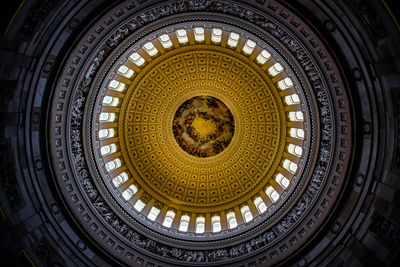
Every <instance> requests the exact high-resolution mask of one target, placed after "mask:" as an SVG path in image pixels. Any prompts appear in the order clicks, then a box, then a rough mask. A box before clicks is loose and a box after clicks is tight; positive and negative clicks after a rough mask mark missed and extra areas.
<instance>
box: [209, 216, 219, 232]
mask: <svg viewBox="0 0 400 267" xmlns="http://www.w3.org/2000/svg"><path fill="white" fill-rule="evenodd" d="M211 225H212V231H213V232H214V233H216V232H219V231H221V217H219V216H218V215H215V216H213V217H212V218H211Z"/></svg>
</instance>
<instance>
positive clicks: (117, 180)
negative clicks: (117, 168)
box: [113, 172, 137, 193]
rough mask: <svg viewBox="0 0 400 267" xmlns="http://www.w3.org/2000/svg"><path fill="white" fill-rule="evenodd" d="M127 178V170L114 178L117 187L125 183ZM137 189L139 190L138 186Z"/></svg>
mask: <svg viewBox="0 0 400 267" xmlns="http://www.w3.org/2000/svg"><path fill="white" fill-rule="evenodd" d="M127 180H128V174H127V173H126V172H123V173H121V174H120V175H118V176H116V177H115V178H114V179H113V183H114V185H115V187H118V186H120V185H121V184H123V183H125V182H126V181H127ZM131 186H134V185H131ZM134 187H135V188H136V186H134ZM136 191H137V188H136ZM136 191H135V193H136Z"/></svg>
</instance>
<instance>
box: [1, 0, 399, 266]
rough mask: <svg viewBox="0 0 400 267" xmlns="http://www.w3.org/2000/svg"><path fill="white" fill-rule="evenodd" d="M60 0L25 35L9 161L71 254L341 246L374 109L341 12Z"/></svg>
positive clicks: (166, 258) (244, 257) (355, 207)
mask: <svg viewBox="0 0 400 267" xmlns="http://www.w3.org/2000/svg"><path fill="white" fill-rule="evenodd" d="M56 2H57V1H56ZM61 2H62V1H61ZM61 2H59V3H58V2H57V4H54V5H52V4H50V6H51V8H50V7H49V9H51V10H53V11H54V12H56V11H57V12H58V13H57V14H58V15H54V17H53V19H54V21H55V22H57V23H55V22H54V23H55V24H54V25H58V26H57V27H56V26H54V27H55V28H54V29H53V31H49V33H48V34H47V33H46V30H45V29H44V28H45V27H44V26H43V25H42V24H41V25H42V27H44V28H43V29H41V31H40V32H41V33H42V34H43V36H41V37H40V38H39V37H37V38H38V40H39V43H40V44H41V45H42V46H34V45H33V44H34V43H35V42H34V40H35V38H32V40H31V41H32V43H29V44H30V45H32V46H29V47H30V49H33V47H36V48H34V49H38V51H39V50H40V51H41V56H40V58H39V59H38V60H37V61H38V63H37V66H35V68H32V69H34V70H35V73H34V74H32V75H30V76H32V77H31V78H29V77H30V76H29V77H28V76H27V75H28V74H24V73H23V72H21V73H19V74H18V75H21V77H22V78H21V81H25V80H26V84H29V83H32V84H35V86H33V87H32V88H33V89H31V90H28V91H29V92H28V93H26V95H28V99H29V101H31V102H30V104H29V105H27V107H26V114H25V115H24V116H25V117H24V120H25V121H26V124H27V125H26V128H24V131H26V133H27V134H26V136H25V139H26V142H27V143H26V144H24V146H23V147H25V145H26V154H29V153H30V154H32V155H33V156H32V157H29V158H28V162H27V165H29V166H30V165H32V166H31V167H32V168H31V169H30V171H29V172H28V171H21V173H26V174H27V175H28V173H31V174H29V175H32V177H31V176H29V175H28V176H29V177H31V178H29V179H28V178H27V179H26V180H25V179H24V181H27V183H26V185H27V187H26V190H27V192H28V191H29V192H30V189H29V185H28V184H30V183H31V182H29V181H33V182H32V184H33V185H34V186H33V187H32V190H33V191H34V192H35V194H37V198H38V199H40V201H39V202H40V204H37V205H39V206H40V207H42V209H43V210H44V213H45V214H46V216H48V218H49V219H48V220H49V222H48V226H46V227H49V228H45V229H50V230H48V232H46V233H45V234H43V235H42V236H45V237H46V238H47V237H48V236H50V235H53V236H54V238H55V239H54V240H57V242H60V244H59V245H58V246H60V247H61V246H63V245H61V244H64V247H65V251H66V250H70V251H71V253H67V252H65V251H64V249H60V250H59V251H61V250H62V251H64V252H63V253H64V254H62V255H63V256H60V257H59V258H63V259H64V261H65V262H64V263H65V264H66V265H71V266H73V265H97V266H99V265H105V264H112V265H114V264H120V265H131V266H136V265H145V266H192V265H195V264H196V265H197V264H198V265H202V266H231V265H232V266H266V265H297V266H304V265H306V264H308V263H309V264H311V265H327V264H332V263H333V262H334V260H335V257H336V256H337V255H341V257H344V254H343V253H344V252H343V253H342V252H341V251H342V249H343V248H340V249H339V248H337V246H339V245H338V244H339V243H341V242H348V241H345V240H347V239H346V238H347V237H345V236H346V235H347V234H348V233H349V231H350V232H352V231H354V233H353V232H352V233H353V234H352V235H356V233H355V231H356V229H359V228H358V227H359V225H361V221H362V220H364V219H363V218H364V217H363V216H364V215H363V209H362V206H363V205H364V207H366V206H365V205H367V204H366V203H367V202H368V201H367V198H366V193H365V192H367V191H366V190H369V189H368V188H371V187H372V185H373V184H374V182H373V178H372V176H373V173H375V172H377V168H378V167H376V166H375V165H374V164H378V163H381V164H383V160H382V158H381V157H382V156H381V154H379V153H382V152H379V151H378V149H377V147H375V146H374V145H373V144H372V143H373V140H372V136H371V132H373V131H376V130H375V128H374V127H375V126H376V127H378V126H377V125H382V123H381V122H380V121H379V119H376V118H375V117H374V116H373V114H374V112H377V114H378V113H379V114H386V113H385V112H384V110H379V111H375V110H376V101H378V100H377V99H375V98H374V97H371V96H372V95H375V93H373V92H372V91H373V89H370V86H371V84H373V83H375V81H376V80H375V78H376V77H372V76H371V75H372V74H371V73H370V71H369V70H367V69H365V64H366V63H365V64H364V61H363V60H365V61H368V59H366V58H367V55H365V54H363V57H360V56H359V55H360V54H362V53H364V51H363V49H361V48H360V47H358V46H356V45H354V42H356V40H355V39H356V37H354V36H352V30H351V29H352V28H347V26H345V25H344V24H345V22H346V21H347V20H346V19H349V20H351V21H352V19H354V16H351V15H349V14H350V13H349V14H344V13H340V12H342V8H343V7H339V5H338V4H337V3H319V2H318V3H314V2H313V3H302V2H301V1H298V2H297V1H294V2H293V3H286V2H285V1H259V0H257V1H220V0H207V1H197V0H188V1H175V0H171V1H156V0H154V1H117V2H115V1H103V0H98V1H80V2H78V3H75V2H73V1H71V3H72V4H71V7H67V6H63V5H64V3H61ZM38 5H39V4H38ZM39 6H40V5H39ZM381 10H384V9H383V8H382V9H381ZM345 11H346V12H350V11H351V12H356V11H355V9H354V7H353V6H352V4H349V5H348V6H347V5H345V9H344V11H343V12H345ZM382 12H383V11H382ZM339 13H340V14H339ZM54 14H56V13H54ZM52 16H53V15H52ZM354 20H355V21H352V23H353V24H351V25H352V27H354V29H356V26H357V25H358V26H359V27H360V29H361V30H360V31H362V32H363V33H364V34H366V32H368V31H369V30H368V29H367V28H363V27H361V26H360V25H359V24H357V23H358V22H359V21H358V20H356V19H354ZM389 21H390V20H389ZM46 22H47V23H48V24H47V26H48V27H49V28H52V24H51V22H50V21H46ZM376 23H377V22H376ZM381 23H383V22H381ZM385 23H388V22H385ZM372 29H374V30H377V28H372ZM50 32H53V33H54V35H52V36H50ZM379 34H383V33H381V32H379V31H377V32H376V36H378V37H379ZM395 36H398V32H397V31H396V35H395ZM382 38H383V37H382ZM387 38H389V37H387ZM393 38H394V37H393ZM396 40H398V39H396ZM382 42H383V41H382ZM20 49H23V48H20ZM374 49H375V47H374ZM374 49H372V50H373V52H376V51H375V50H374ZM376 50H378V49H376ZM379 51H383V50H379ZM382 53H383V52H382ZM387 53H389V52H387ZM367 54H368V53H367ZM371 54H373V53H372V52H371ZM376 54H379V53H376ZM368 56H369V55H368ZM360 58H361V59H360ZM361 61H363V62H361ZM397 74H398V73H397ZM383 76H384V75H383V74H382V77H383ZM396 77H397V76H396ZM397 78H398V77H397ZM29 79H32V80H29ZM389 80H390V81H392V82H393V84H397V85H398V83H399V80H398V79H397V80H396V79H389ZM387 82H389V81H387ZM24 84H25V82H24ZM374 86H377V85H376V84H375V85H374ZM379 92H380V91H379ZM21 99H24V98H22V97H21ZM21 101H22V100H21ZM21 106H22V105H21ZM388 109H390V110H394V108H393V107H392V104H390V105H389V106H388ZM360 110H362V111H361V112H360ZM382 116H383V115H382ZM380 120H382V117H380ZM28 124H29V125H28ZM7 129H8V128H7ZM9 131H10V132H11V130H9ZM388 140H389V141H393V140H394V138H391V139H390V138H389V139H388ZM375 141H376V140H375ZM393 142H394V141H393ZM15 144H17V143H15ZM21 147H22V146H21ZM385 149H386V150H390V149H389V148H387V147H385ZM391 149H392V150H393V151H394V148H391ZM392 150H390V151H389V152H390V153H392V154H390V155H392V157H393V158H394V152H393V151H392ZM378 152H379V153H378ZM389 152H388V153H389ZM374 166H375V167H374ZM18 168H19V167H18ZM17 170H19V169H17ZM28 176H27V177H28ZM374 186H376V185H374ZM24 188H25V187H24ZM28 189H29V190H28ZM24 190H25V189H24ZM374 190H375V189H374ZM382 190H383V189H382ZM35 196H36V195H35ZM393 199H394V197H393ZM378 202H379V201H378ZM35 203H36V202H35ZM379 203H380V202H379ZM35 205H36V204H35ZM353 213H354V214H356V215H357V216H358V217H357V218H358V219H356V218H353V217H354V216H355V215H354V216H353ZM381 213H382V212H381ZM381 213H379V212H378V213H377V212H376V211H375V210H373V212H372V211H371V213H370V214H369V217H368V218H369V219H365V220H367V221H368V223H371V221H372V220H374V222H376V221H378V222H379V220H381V219H380V218H381V217H379V216H383V217H384V215H381ZM43 216H44V215H43ZM385 216H386V215H385ZM393 216H394V215H393ZM371 225H375V224H373V223H371ZM393 225H394V226H392V228H391V229H394V230H393V231H395V230H396V229H397V230H398V228H396V227H397V226H396V223H393ZM351 227H353V228H351ZM354 227H355V228H354ZM373 227H376V226H368V227H366V228H365V229H364V228H363V230H357V231H358V232H357V233H358V234H357V238H360V240H361V236H362V237H363V238H364V236H367V235H368V233H370V232H374V231H375V232H379V229H380V228H379V227H378V230H374V229H375V228H373ZM361 228H362V227H361ZM350 229H354V230H350ZM399 229H400V228H399ZM46 231H47V230H46ZM375 232H374V233H375ZM50 233H52V234H50ZM38 236H41V235H40V234H38ZM349 238H350V237H349ZM365 238H367V237H365ZM369 238H370V237H369ZM32 240H36V239H35V238H33V239H32ZM41 240H42V239H41ZM43 240H45V238H43ZM43 240H42V241H40V242H42V243H46V242H47V241H43ZM51 240H52V239H51ZM363 240H364V239H363ZM360 242H361V241H360ZM362 242H367V241H365V240H364V241H362ZM363 244H364V243H363ZM38 251H39V253H44V254H45V253H47V252H46V251H47V250H45V249H43V248H42V247H41V249H38ZM49 253H50V252H49ZM49 253H48V254H46V255H49ZM59 253H61V252H59ZM72 254H73V255H77V256H76V257H72V256H71V255H72ZM60 255H61V254H60ZM65 255H70V256H69V257H67V256H65ZM49 257H50V256H49ZM66 258H69V259H68V260H67V259H66ZM28 259H29V257H28ZM33 261H35V260H33ZM67 261H68V262H67ZM49 262H50V260H49ZM52 262H55V263H57V262H58V261H57V260H54V261H52Z"/></svg>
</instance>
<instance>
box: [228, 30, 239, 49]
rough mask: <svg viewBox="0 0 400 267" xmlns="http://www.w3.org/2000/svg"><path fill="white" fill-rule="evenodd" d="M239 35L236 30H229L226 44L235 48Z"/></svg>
mask: <svg viewBox="0 0 400 267" xmlns="http://www.w3.org/2000/svg"><path fill="white" fill-rule="evenodd" d="M239 38H240V35H239V34H237V33H236V32H231V34H230V35H229V38H228V43H227V44H228V46H230V47H232V48H235V47H236V46H237V44H238V42H239Z"/></svg>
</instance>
